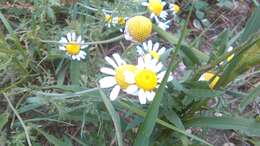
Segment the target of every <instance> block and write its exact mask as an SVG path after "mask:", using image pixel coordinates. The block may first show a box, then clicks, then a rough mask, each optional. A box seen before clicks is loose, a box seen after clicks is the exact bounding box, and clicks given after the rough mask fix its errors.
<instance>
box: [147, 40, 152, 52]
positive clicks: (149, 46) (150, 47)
mask: <svg viewBox="0 0 260 146" xmlns="http://www.w3.org/2000/svg"><path fill="white" fill-rule="evenodd" d="M152 49H153V42H152V41H151V40H149V41H148V50H149V51H150V50H152Z"/></svg>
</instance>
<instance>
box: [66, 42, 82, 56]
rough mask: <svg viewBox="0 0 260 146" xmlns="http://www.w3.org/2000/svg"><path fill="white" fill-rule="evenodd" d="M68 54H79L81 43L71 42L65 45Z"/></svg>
mask: <svg viewBox="0 0 260 146" xmlns="http://www.w3.org/2000/svg"><path fill="white" fill-rule="evenodd" d="M65 48H66V50H67V52H68V54H70V55H77V54H79V52H80V45H79V44H78V43H76V42H73V41H72V42H69V43H68V44H67V45H66V46H65Z"/></svg>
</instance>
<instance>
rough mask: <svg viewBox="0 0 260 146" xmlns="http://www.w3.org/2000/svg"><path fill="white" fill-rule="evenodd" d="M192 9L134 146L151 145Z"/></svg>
mask: <svg viewBox="0 0 260 146" xmlns="http://www.w3.org/2000/svg"><path fill="white" fill-rule="evenodd" d="M192 9H193V5H192V8H191V9H190V12H189V16H188V19H187V20H186V22H185V25H184V26H183V28H182V33H181V36H180V39H179V40H178V43H177V47H176V49H175V51H174V52H173V53H172V56H171V61H170V63H169V67H168V69H167V71H166V73H165V76H164V78H163V80H162V82H161V84H160V86H159V88H158V90H157V92H156V95H155V97H154V100H153V102H152V104H151V105H150V106H149V108H148V112H147V115H146V117H145V119H144V123H143V124H142V125H141V127H140V128H139V130H138V133H137V136H136V139H135V142H134V146H148V145H149V138H150V136H151V134H152V132H153V128H154V126H155V123H156V119H157V116H158V113H159V107H160V103H161V100H162V97H163V92H164V89H165V86H166V84H167V80H168V77H169V75H170V72H171V71H172V70H173V69H174V68H175V67H176V66H177V63H176V62H175V60H176V57H177V54H178V50H179V49H180V47H181V43H182V40H183V38H184V36H185V34H186V28H187V24H188V21H189V19H190V16H191V12H192Z"/></svg>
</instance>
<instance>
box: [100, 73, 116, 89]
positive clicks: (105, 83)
mask: <svg viewBox="0 0 260 146" xmlns="http://www.w3.org/2000/svg"><path fill="white" fill-rule="evenodd" d="M99 85H100V87H101V88H110V87H112V86H114V85H116V79H115V77H112V76H107V77H104V78H102V79H100V80H99Z"/></svg>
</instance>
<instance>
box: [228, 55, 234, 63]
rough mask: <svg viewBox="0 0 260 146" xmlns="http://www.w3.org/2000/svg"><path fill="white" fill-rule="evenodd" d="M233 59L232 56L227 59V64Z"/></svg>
mask: <svg viewBox="0 0 260 146" xmlns="http://www.w3.org/2000/svg"><path fill="white" fill-rule="evenodd" d="M233 57H234V54H232V55H230V56H229V57H228V58H227V62H230V61H231V60H232V59H233Z"/></svg>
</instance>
